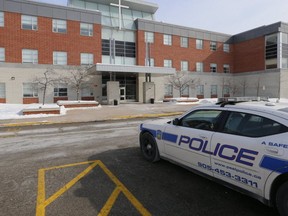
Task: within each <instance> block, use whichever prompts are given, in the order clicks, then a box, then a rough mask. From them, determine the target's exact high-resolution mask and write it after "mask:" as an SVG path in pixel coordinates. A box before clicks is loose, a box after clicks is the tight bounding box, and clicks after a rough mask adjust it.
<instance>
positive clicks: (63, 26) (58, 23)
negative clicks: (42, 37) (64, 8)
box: [52, 19, 67, 34]
mask: <svg viewBox="0 0 288 216" xmlns="http://www.w3.org/2000/svg"><path fill="white" fill-rule="evenodd" d="M52 31H53V32H55V33H63V34H65V33H67V21H66V20H61V19H53V20H52Z"/></svg>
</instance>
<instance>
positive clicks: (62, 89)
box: [54, 83, 68, 97]
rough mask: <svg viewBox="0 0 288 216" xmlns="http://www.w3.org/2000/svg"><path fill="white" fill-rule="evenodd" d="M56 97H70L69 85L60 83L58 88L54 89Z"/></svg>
mask: <svg viewBox="0 0 288 216" xmlns="http://www.w3.org/2000/svg"><path fill="white" fill-rule="evenodd" d="M65 89H66V90H65ZM54 97H68V87H67V84H64V83H59V84H58V85H57V86H55V87H54Z"/></svg>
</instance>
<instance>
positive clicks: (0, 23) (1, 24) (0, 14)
mask: <svg viewBox="0 0 288 216" xmlns="http://www.w3.org/2000/svg"><path fill="white" fill-rule="evenodd" d="M4 20H5V17H4V12H3V11H0V27H4V25H5V21H4Z"/></svg>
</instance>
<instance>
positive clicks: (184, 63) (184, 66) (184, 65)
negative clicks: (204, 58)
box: [181, 61, 189, 71]
mask: <svg viewBox="0 0 288 216" xmlns="http://www.w3.org/2000/svg"><path fill="white" fill-rule="evenodd" d="M188 70H189V64H188V61H181V71H188Z"/></svg>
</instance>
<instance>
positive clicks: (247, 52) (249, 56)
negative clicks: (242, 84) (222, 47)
mask: <svg viewBox="0 0 288 216" xmlns="http://www.w3.org/2000/svg"><path fill="white" fill-rule="evenodd" d="M259 70H265V37H260V38H256V39H252V40H249V41H244V42H241V43H237V44H234V72H235V73H240V72H247V71H259Z"/></svg>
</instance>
